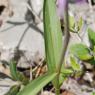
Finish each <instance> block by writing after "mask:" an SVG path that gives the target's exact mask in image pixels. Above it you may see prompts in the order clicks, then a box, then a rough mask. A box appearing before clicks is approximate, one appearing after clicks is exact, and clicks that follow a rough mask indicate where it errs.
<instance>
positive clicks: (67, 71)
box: [61, 68, 73, 76]
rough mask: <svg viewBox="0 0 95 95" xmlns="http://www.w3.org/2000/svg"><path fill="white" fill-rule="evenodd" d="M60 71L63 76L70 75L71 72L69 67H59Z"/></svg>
mask: <svg viewBox="0 0 95 95" xmlns="http://www.w3.org/2000/svg"><path fill="white" fill-rule="evenodd" d="M61 73H62V74H63V75H64V76H68V75H70V74H72V73H73V70H72V69H70V68H62V69H61Z"/></svg>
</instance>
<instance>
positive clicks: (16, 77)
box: [10, 61, 29, 84]
mask: <svg viewBox="0 0 95 95" xmlns="http://www.w3.org/2000/svg"><path fill="white" fill-rule="evenodd" d="M16 65H17V64H16V62H15V61H11V62H10V72H11V76H12V78H13V79H14V80H16V81H21V82H23V84H27V83H28V82H29V80H28V79H27V78H26V77H25V76H24V75H23V73H20V72H19V71H17V68H16Z"/></svg>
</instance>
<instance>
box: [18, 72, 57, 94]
mask: <svg viewBox="0 0 95 95" xmlns="http://www.w3.org/2000/svg"><path fill="white" fill-rule="evenodd" d="M56 75H57V74H56V73H47V74H45V75H43V76H40V77H38V78H36V79H35V80H33V81H32V82H30V83H29V84H28V85H26V87H25V88H24V89H23V90H22V91H20V92H19V93H18V94H17V95H36V94H37V93H38V92H39V91H40V90H41V89H42V88H43V87H44V86H45V85H46V84H47V83H49V82H50V81H52V80H53V79H54V78H55V77H56Z"/></svg>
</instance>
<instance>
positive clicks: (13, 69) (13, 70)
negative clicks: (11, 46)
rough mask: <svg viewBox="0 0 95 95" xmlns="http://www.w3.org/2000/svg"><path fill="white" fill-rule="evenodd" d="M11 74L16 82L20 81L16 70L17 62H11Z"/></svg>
mask: <svg viewBox="0 0 95 95" xmlns="http://www.w3.org/2000/svg"><path fill="white" fill-rule="evenodd" d="M10 72H11V76H12V78H13V79H14V80H18V77H17V70H16V62H15V61H11V62H10Z"/></svg>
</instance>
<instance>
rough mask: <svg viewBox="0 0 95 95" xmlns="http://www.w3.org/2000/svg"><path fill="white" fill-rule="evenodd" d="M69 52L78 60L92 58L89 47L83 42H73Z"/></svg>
mask: <svg viewBox="0 0 95 95" xmlns="http://www.w3.org/2000/svg"><path fill="white" fill-rule="evenodd" d="M70 52H71V53H72V54H73V55H74V56H76V57H78V58H79V59H80V60H89V59H91V58H92V55H91V54H90V51H89V49H88V48H87V46H85V45H83V44H81V43H80V44H74V45H72V46H71V48H70Z"/></svg>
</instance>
